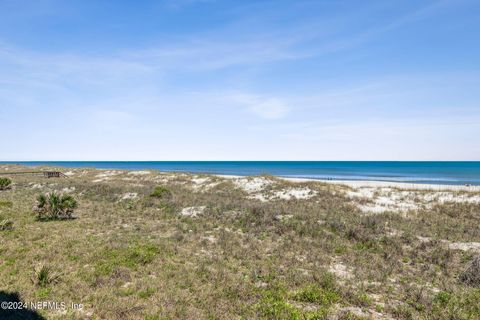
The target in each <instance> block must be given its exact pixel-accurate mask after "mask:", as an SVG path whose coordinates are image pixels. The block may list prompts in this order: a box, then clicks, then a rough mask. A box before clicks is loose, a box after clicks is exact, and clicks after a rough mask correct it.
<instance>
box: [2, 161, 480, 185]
mask: <svg viewBox="0 0 480 320" xmlns="http://www.w3.org/2000/svg"><path fill="white" fill-rule="evenodd" d="M18 166H22V167H25V168H35V167H36V168H39V169H40V168H55V169H59V168H63V169H65V170H62V171H67V170H91V169H94V170H98V171H106V170H117V171H125V172H134V171H139V170H136V169H115V168H109V169H107V168H95V167H64V166H51V165H47V166H45V165H40V166H26V165H23V164H0V168H3V169H4V170H5V169H6V168H12V167H18ZM142 170H143V171H149V172H151V173H153V172H158V173H162V174H164V173H179V174H191V175H213V176H217V177H220V178H225V179H237V178H246V177H255V176H260V175H230V174H215V173H200V172H186V171H161V170H158V169H142ZM142 170H141V171H142ZM5 171H6V172H2V173H8V171H9V169H6V170H5ZM271 176H273V177H275V178H277V179H281V180H284V181H288V182H293V183H301V182H319V183H327V184H334V185H343V186H347V187H350V188H397V189H407V190H426V191H467V192H480V186H479V185H470V186H466V185H451V184H426V183H413V182H395V181H373V180H329V179H315V178H292V177H284V176H277V175H271Z"/></svg>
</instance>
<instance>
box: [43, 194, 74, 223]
mask: <svg viewBox="0 0 480 320" xmlns="http://www.w3.org/2000/svg"><path fill="white" fill-rule="evenodd" d="M76 207H77V201H76V200H75V199H74V198H73V197H72V196H71V195H68V194H57V193H47V194H41V195H39V196H38V197H37V203H36V205H35V208H34V212H35V214H36V215H37V219H39V220H50V219H69V218H72V214H73V210H74V209H75V208H76Z"/></svg>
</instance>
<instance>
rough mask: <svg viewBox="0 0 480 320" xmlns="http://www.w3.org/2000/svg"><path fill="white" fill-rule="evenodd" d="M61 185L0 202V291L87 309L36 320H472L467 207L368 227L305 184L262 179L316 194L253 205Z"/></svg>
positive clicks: (239, 198) (167, 192)
mask: <svg viewBox="0 0 480 320" xmlns="http://www.w3.org/2000/svg"><path fill="white" fill-rule="evenodd" d="M72 172H73V175H72V176H71V177H70V178H69V179H48V180H47V179H44V178H42V177H31V176H19V177H18V180H17V178H16V179H15V188H13V189H12V190H9V191H8V192H2V193H0V221H1V223H0V230H9V231H5V232H3V231H2V232H1V234H0V239H1V246H0V279H1V280H0V283H1V286H2V290H5V291H6V292H16V293H18V294H19V296H21V298H22V300H23V301H67V302H77V303H82V304H83V305H84V308H83V310H82V311H81V312H80V311H74V310H67V311H66V313H65V314H59V313H58V312H57V311H55V310H48V309H45V310H39V311H38V312H39V313H40V314H41V315H42V316H44V317H45V318H46V319H55V318H66V319H84V318H92V319H113V320H115V319H299V320H304V319H312V320H313V319H343V320H347V319H348V320H359V319H372V318H375V317H376V318H378V319H382V318H391V319H400V320H410V319H435V320H447V319H448V320H450V319H455V320H473V319H480V288H478V274H480V272H479V271H478V265H479V263H478V261H479V258H478V251H476V250H477V249H475V248H476V246H475V243H477V242H479V239H480V230H479V228H478V225H479V222H480V204H478V203H448V202H446V203H438V204H435V203H432V204H429V205H428V206H426V205H425V206H419V208H418V210H415V211H407V212H403V213H398V212H393V211H386V212H380V213H375V214H371V213H364V212H362V211H361V210H359V208H358V207H357V206H356V203H355V202H354V201H352V200H351V199H350V198H348V197H347V196H346V195H345V190H348V189H346V188H343V187H342V186H336V185H327V184H321V183H316V182H307V183H296V184H293V183H289V182H286V181H283V180H279V179H275V178H272V177H260V178H261V179H270V180H269V181H270V182H271V183H270V184H269V185H268V190H267V191H266V192H270V193H271V194H273V193H275V192H278V191H282V190H289V189H291V188H309V189H311V190H312V191H315V194H314V196H312V197H311V198H308V199H275V200H271V201H261V200H259V199H257V198H255V197H254V196H253V195H256V193H249V192H248V191H245V190H243V189H242V188H240V187H238V185H237V184H235V181H232V179H223V178H219V177H209V176H201V178H199V177H198V176H192V175H187V174H175V173H171V174H159V173H155V172H152V173H151V174H149V175H147V174H141V175H131V174H128V173H127V172H124V173H122V172H120V173H116V174H115V175H112V176H105V177H102V179H104V180H102V181H101V182H98V177H97V175H99V174H100V173H102V174H104V173H105V172H104V171H102V172H99V171H96V170H93V169H72ZM193 179H195V182H193ZM203 180H205V181H206V182H205V185H202V184H200V183H199V182H198V181H203ZM94 181H95V182H94ZM159 183H160V184H162V185H161V186H158V184H159ZM255 183H257V182H255ZM33 186H35V187H33ZM39 186H40V187H39ZM39 189H40V190H39ZM67 189H68V190H69V191H68V192H69V194H66V192H67V191H65V190H67ZM152 191H153V192H152ZM38 193H41V194H42V195H41V196H39V197H38V199H37V201H35V200H36V199H35V197H36V196H37V195H38ZM476 196H478V194H476ZM76 200H78V202H79V203H81V207H80V208H77V201H76ZM361 201H362V202H361V203H362V204H367V203H369V202H368V201H369V200H361ZM32 207H35V212H36V213H37V216H32ZM199 207H204V208H206V209H205V210H204V211H203V212H202V214H198V215H197V216H192V215H188V214H184V212H187V213H188V212H191V210H190V211H188V210H187V211H185V210H184V209H185V208H199ZM73 210H76V211H75V215H76V216H78V219H72V220H69V221H63V218H67V217H71V216H72V214H73ZM39 220H42V221H39ZM43 220H48V222H44V221H43ZM12 223H13V228H12ZM2 226H3V227H2ZM464 243H465V244H467V245H469V246H467V247H468V248H470V247H471V248H472V249H468V248H467V249H461V248H462V246H461V244H464ZM452 244H454V245H452ZM472 244H473V245H472ZM459 248H460V249H459Z"/></svg>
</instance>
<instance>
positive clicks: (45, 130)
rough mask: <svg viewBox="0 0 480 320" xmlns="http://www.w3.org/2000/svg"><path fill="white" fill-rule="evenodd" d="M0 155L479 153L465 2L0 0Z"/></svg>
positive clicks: (475, 30)
mask: <svg viewBox="0 0 480 320" xmlns="http://www.w3.org/2000/svg"><path fill="white" fill-rule="evenodd" d="M0 122H1V124H2V132H1V133H0V160H3V161H22V160H23V161H27V160H480V1H478V0H422V1H418V0H390V1H384V0H375V1H373V0H365V1H358V0H345V1H343V0H289V1H287V0H272V1H268V0H257V1H249V0H242V1H238V0H231V1H230V0H157V1H146V0H138V1H126V0H118V1H114V0H111V1H107V0H82V1H80V0H79V1H73V0H70V1H69V0H63V1H60V0H0Z"/></svg>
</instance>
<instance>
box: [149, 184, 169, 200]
mask: <svg viewBox="0 0 480 320" xmlns="http://www.w3.org/2000/svg"><path fill="white" fill-rule="evenodd" d="M171 195H172V193H171V191H170V190H169V189H168V188H167V187H165V186H156V187H155V189H154V190H153V192H152V193H151V194H150V196H151V197H154V198H159V199H168V198H170V197H171Z"/></svg>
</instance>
